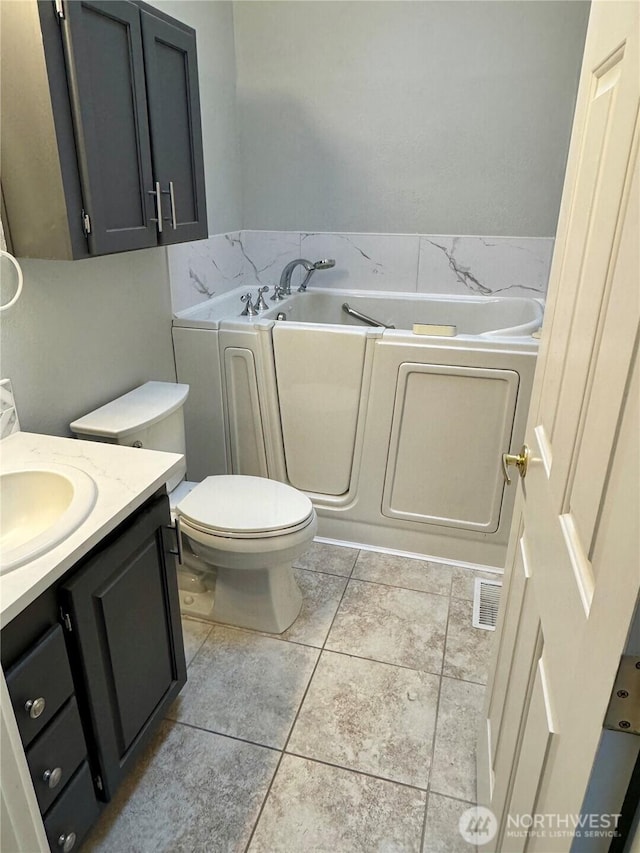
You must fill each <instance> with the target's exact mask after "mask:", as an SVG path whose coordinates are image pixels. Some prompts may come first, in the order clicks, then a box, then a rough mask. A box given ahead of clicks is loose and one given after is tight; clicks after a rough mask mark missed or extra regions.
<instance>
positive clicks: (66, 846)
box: [58, 832, 76, 853]
mask: <svg viewBox="0 0 640 853" xmlns="http://www.w3.org/2000/svg"><path fill="white" fill-rule="evenodd" d="M75 843H76V834H75V832H70V833H68V834H67V835H64V834H63V835H61V836H60V837H59V838H58V847H62V850H63V851H64V853H69V850H72V849H73V845H74V844H75Z"/></svg>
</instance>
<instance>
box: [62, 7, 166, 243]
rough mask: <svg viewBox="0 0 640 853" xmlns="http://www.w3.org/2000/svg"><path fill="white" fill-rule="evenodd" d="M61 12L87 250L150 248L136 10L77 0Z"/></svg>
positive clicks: (147, 150)
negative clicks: (86, 222) (86, 220)
mask: <svg viewBox="0 0 640 853" xmlns="http://www.w3.org/2000/svg"><path fill="white" fill-rule="evenodd" d="M64 11H65V18H64V20H63V21H62V32H63V40H64V47H65V58H66V63H67V73H68V79H69V89H70V93H71V102H72V108H73V119H74V127H75V135H76V145H77V154H78V162H79V166H80V175H81V182H82V192H83V199H84V205H85V210H86V212H87V213H88V215H89V217H90V222H91V230H90V233H89V234H88V241H89V249H90V251H91V253H92V254H107V253H109V252H122V251H127V250H129V249H142V248H144V247H147V246H155V245H157V230H156V223H155V222H154V216H155V207H154V196H153V195H152V194H151V193H152V190H153V188H154V187H153V175H152V169H151V147H150V141H149V126H148V119H147V99H146V92H145V79H144V60H143V55H142V34H141V30H140V12H139V10H138V8H137V7H136V6H135V5H133V3H129V2H126V0H109V2H97V0H77V2H73V3H65V5H64ZM78 216H80V211H78Z"/></svg>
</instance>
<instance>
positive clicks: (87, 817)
mask: <svg viewBox="0 0 640 853" xmlns="http://www.w3.org/2000/svg"><path fill="white" fill-rule="evenodd" d="M99 814H100V808H99V806H98V803H97V801H96V798H95V794H94V792H93V782H92V781H91V772H90V771H89V765H88V764H87V762H86V761H85V762H83V763H82V765H81V766H80V769H79V770H78V772H77V773H76V775H75V776H74V777H73V779H72V780H71V781H70V782H69V784H68V785H67V787H66V788H65V789H64V791H63V792H62V793H61V794H60V796H59V797H58V799H57V800H56V802H55V803H54V804H53V806H52V807H51V809H50V810H49V813H48V814H47V816H46V817H45V819H44V829H45V832H46V833H47V839H48V841H49V846H50V847H51V850H52V851H54V853H62V851H65V853H68V851H69V850H77V849H78V848H79V847H80V843H81V841H82V839H83V838H84V836H85V835H86V833H87V832H88V830H89V828H90V827H91V826H92V824H94V823H95V821H96V820H97V819H98V815H99Z"/></svg>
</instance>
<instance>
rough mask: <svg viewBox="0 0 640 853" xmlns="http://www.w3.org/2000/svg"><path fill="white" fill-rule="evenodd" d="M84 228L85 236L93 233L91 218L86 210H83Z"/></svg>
mask: <svg viewBox="0 0 640 853" xmlns="http://www.w3.org/2000/svg"><path fill="white" fill-rule="evenodd" d="M82 230H83V231H84V236H85V237H88V236H89V234H91V218H90V216H89V214H88V213H87V212H86V210H83V211H82Z"/></svg>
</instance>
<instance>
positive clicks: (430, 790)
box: [427, 784, 477, 806]
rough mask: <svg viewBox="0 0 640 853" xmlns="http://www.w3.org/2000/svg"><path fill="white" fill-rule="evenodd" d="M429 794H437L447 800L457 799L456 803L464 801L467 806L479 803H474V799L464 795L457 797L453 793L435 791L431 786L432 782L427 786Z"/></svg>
mask: <svg viewBox="0 0 640 853" xmlns="http://www.w3.org/2000/svg"><path fill="white" fill-rule="evenodd" d="M427 793H428V794H435V796H436V797H444V798H445V799H447V800H455V801H456V803H463V804H464V805H465V806H475V805H477V803H474V802H473V801H472V800H467V799H465V798H464V797H456V796H454V795H453V794H442V793H441V792H440V791H434V790H433V789H432V788H431V784H429V787H428V788H427Z"/></svg>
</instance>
